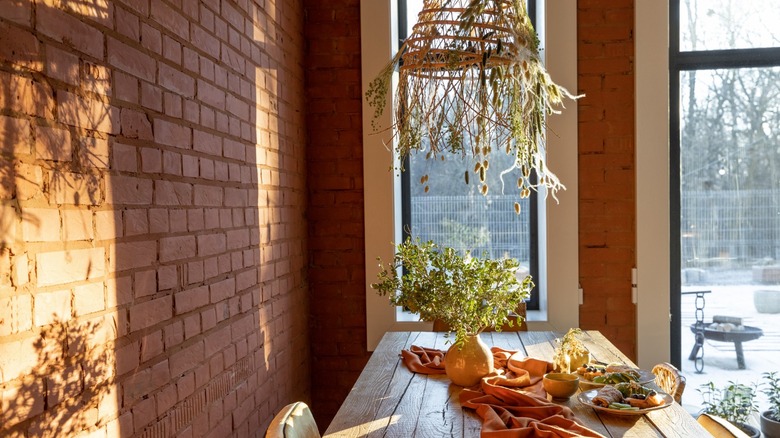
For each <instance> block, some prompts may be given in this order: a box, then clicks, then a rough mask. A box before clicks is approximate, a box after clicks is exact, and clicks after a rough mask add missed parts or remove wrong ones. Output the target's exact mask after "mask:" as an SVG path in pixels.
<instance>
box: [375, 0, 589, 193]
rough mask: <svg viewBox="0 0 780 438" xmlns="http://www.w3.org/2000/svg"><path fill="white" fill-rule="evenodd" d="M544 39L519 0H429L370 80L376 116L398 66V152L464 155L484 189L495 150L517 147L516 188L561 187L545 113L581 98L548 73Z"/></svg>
mask: <svg viewBox="0 0 780 438" xmlns="http://www.w3.org/2000/svg"><path fill="white" fill-rule="evenodd" d="M538 46H539V41H538V38H537V36H536V32H535V30H534V28H533V26H532V25H531V20H530V19H529V17H528V14H527V12H526V9H525V3H524V1H523V0H425V1H424V4H423V10H422V11H421V12H420V13H419V16H418V22H417V24H416V25H415V26H414V28H413V29H412V34H411V35H410V36H409V37H408V38H407V39H406V41H405V42H404V44H403V45H402V47H401V48H400V50H399V51H398V54H397V55H396V56H395V58H393V60H392V61H391V63H390V64H389V65H388V66H387V67H386V68H385V69H384V70H383V71H382V72H381V73H380V74H379V75H378V76H377V77H376V79H374V81H373V82H371V84H370V85H369V88H368V91H367V92H366V97H367V99H368V102H369V104H370V105H371V106H373V107H374V110H375V114H374V115H375V117H374V119H375V120H376V119H377V118H378V117H379V115H381V114H382V112H384V109H385V103H386V101H387V95H388V94H389V93H390V84H391V82H392V75H393V72H394V71H395V70H396V69H397V70H398V72H399V83H398V87H397V89H396V93H395V96H394V108H393V109H394V121H393V124H394V125H393V127H392V128H393V135H395V136H397V143H396V146H395V148H396V151H397V153H399V154H400V156H406V155H407V154H409V153H411V152H412V151H416V152H423V153H425V154H426V158H436V157H437V156H438V155H440V154H442V153H445V152H446V153H454V154H462V155H466V154H468V155H470V156H472V157H473V159H474V168H473V169H469V170H468V171H467V172H471V171H473V172H474V173H476V174H477V176H478V180H479V181H480V184H481V185H480V190H481V192H482V193H483V194H487V191H488V187H487V184H486V181H487V178H486V175H487V172H488V169H489V164H490V155H491V153H496V151H499V153H507V154H511V155H513V157H514V164H515V167H516V168H518V169H520V173H519V174H520V176H519V178H518V182H517V188H518V190H519V194H520V197H522V198H525V197H527V196H528V195H529V194H530V190H531V189H536V188H538V187H540V186H544V187H546V188H547V189H548V190H549V193H551V194H552V195H553V196H555V192H556V191H557V190H558V189H560V188H563V185H562V184H561V183H560V181H558V178H557V177H556V176H555V174H553V173H552V172H551V171H550V170H549V169H548V168H547V165H546V161H545V153H544V144H545V118H546V116H547V115H548V114H552V113H556V112H557V110H556V107H559V106H561V107H562V100H563V98H564V97H568V98H575V97H574V96H572V95H571V94H570V93H569V92H568V91H566V89H564V88H563V87H560V86H558V85H557V84H555V83H554V82H553V81H552V79H551V78H550V76H549V75H548V74H547V71H546V70H545V69H544V66H543V65H542V62H541V59H540V56H539V48H538ZM374 129H375V130H377V131H378V130H381V129H382V127H380V126H376V125H374ZM499 171H500V170H499ZM533 171H535V173H536V179H535V180H534V179H533V178H532V174H533V173H534V172H533ZM466 180H467V181H468V173H467V174H466ZM516 207H517V205H516Z"/></svg>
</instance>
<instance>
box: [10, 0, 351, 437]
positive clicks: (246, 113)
mask: <svg viewBox="0 0 780 438" xmlns="http://www.w3.org/2000/svg"><path fill="white" fill-rule="evenodd" d="M354 7H355V9H356V8H357V2H355V5H354ZM303 17H304V15H303V6H302V5H301V4H300V3H299V2H290V1H284V0H260V1H247V0H210V1H200V2H199V1H194V0H177V1H168V0H152V1H150V0H95V1H90V2H83V1H75V0H74V1H68V0H64V1H46V2H42V1H37V2H35V1H32V0H20V1H5V0H0V436H9V437H70V436H123V437H125V436H126V437H130V436H137V437H155V438H157V437H172V436H192V437H200V436H214V437H217V436H220V437H221V436H262V435H263V434H264V433H265V429H266V427H267V425H268V423H269V422H270V420H271V418H272V417H273V415H274V414H275V413H276V412H277V411H278V410H279V409H280V408H281V407H282V406H283V405H285V404H287V403H290V402H292V401H294V400H305V401H310V397H311V393H310V376H311V373H310V371H309V366H310V348H309V345H310V342H309V323H308V321H309V318H308V312H309V306H308V299H309V298H308V289H309V288H308V284H307V275H306V270H307V264H308V260H307V258H306V254H307V253H306V248H307V242H306V236H307V229H306V222H305V216H304V215H305V211H306V196H307V193H306V185H305V181H306V176H307V175H306V174H305V168H306V163H305V160H306V157H305V152H306V147H305V138H306V128H305V125H304V116H303V112H302V110H303V109H304V107H305V105H304V69H303V63H304V34H303V29H304V28H303V26H304V21H303ZM355 23H356V21H355ZM354 57H355V59H359V54H357V53H355V54H354ZM354 64H355V65H357V64H358V62H356V63H354ZM354 83H355V81H353V85H352V86H355V84H354ZM358 85H359V84H358ZM352 146H353V147H354V146H356V145H352ZM355 159H356V160H360V157H359V156H356V157H355ZM356 220H360V219H359V218H356ZM360 269H362V268H360ZM361 282H362V280H361ZM354 368H358V366H357V365H355V367H354ZM342 383H344V384H343V385H342V387H348V386H347V385H346V382H343V379H342Z"/></svg>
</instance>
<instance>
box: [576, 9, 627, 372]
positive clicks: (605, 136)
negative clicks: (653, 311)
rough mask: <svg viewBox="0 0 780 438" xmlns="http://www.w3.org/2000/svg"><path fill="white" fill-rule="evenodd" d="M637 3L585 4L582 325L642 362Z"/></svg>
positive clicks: (581, 18)
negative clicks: (637, 299) (634, 277)
mask: <svg viewBox="0 0 780 438" xmlns="http://www.w3.org/2000/svg"><path fill="white" fill-rule="evenodd" d="M633 17H634V2H633V1H630V0H599V1H579V2H578V5H577V21H578V22H577V41H578V46H577V48H578V57H577V58H578V60H577V61H578V62H577V68H578V75H579V79H578V92H579V93H583V94H585V97H583V98H582V99H581V100H580V101H579V105H578V108H579V114H578V115H579V129H578V140H579V197H580V199H579V260H580V284H581V285H582V288H583V290H584V304H583V305H582V306H581V307H580V326H581V327H582V328H584V329H596V330H600V331H601V332H602V333H604V335H605V336H606V337H607V338H609V339H610V341H612V342H613V343H614V344H615V345H616V346H617V347H618V348H620V350H621V351H623V352H624V353H626V355H627V356H629V357H631V358H633V359H636V307H635V306H634V304H632V303H631V268H633V267H634V266H635V265H636V231H635V230H636V217H635V211H636V209H635V207H636V205H635V204H636V194H635V191H634V187H635V178H636V172H635V166H634V62H633V60H634V37H633V35H634V20H633Z"/></svg>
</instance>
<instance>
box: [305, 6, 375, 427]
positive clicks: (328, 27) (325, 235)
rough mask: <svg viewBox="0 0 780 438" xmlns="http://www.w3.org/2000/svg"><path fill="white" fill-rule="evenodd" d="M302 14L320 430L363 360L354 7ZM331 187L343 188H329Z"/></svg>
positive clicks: (358, 89) (310, 8)
mask: <svg viewBox="0 0 780 438" xmlns="http://www.w3.org/2000/svg"><path fill="white" fill-rule="evenodd" d="M304 7H305V9H306V17H307V21H306V40H307V47H308V51H307V53H306V65H307V76H306V94H307V96H308V97H309V99H308V101H307V106H306V109H307V117H308V119H307V120H308V123H307V130H308V138H309V142H308V147H309V151H308V153H307V176H308V191H309V216H308V219H309V224H308V225H309V257H308V260H309V279H310V302H311V312H312V331H311V340H312V346H311V348H312V376H311V378H312V399H313V402H314V404H313V407H312V410H313V412H314V415H315V418H316V419H317V422H318V424H320V425H323V424H324V425H327V424H329V423H330V420H331V418H332V417H333V416H334V415H335V413H336V411H337V410H338V408H339V406H340V405H341V403H342V402H343V400H344V398H345V397H346V395H347V393H348V392H349V390H350V388H351V387H352V385H353V384H354V382H355V380H357V377H358V375H359V374H360V371H361V370H362V368H363V367H364V366H365V363H366V362H367V361H368V357H369V355H368V353H367V352H366V349H365V343H366V317H365V315H366V309H365V263H364V254H365V251H364V249H363V248H364V237H363V233H364V226H363V175H362V168H363V152H362V148H363V143H362V139H361V133H362V128H361V123H362V122H361V108H362V100H363V99H362V94H361V84H360V2H359V1H358V0H343V1H338V2H323V1H319V0H307V1H305V2H304ZM332 120H339V123H332V122H331V121H332ZM333 180H339V181H344V183H343V184H333V183H332V182H331V181H333ZM334 242H338V245H333V243H334Z"/></svg>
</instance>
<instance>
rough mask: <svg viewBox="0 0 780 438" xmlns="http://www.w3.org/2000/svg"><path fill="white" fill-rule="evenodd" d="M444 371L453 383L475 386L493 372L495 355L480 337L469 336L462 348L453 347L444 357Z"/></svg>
mask: <svg viewBox="0 0 780 438" xmlns="http://www.w3.org/2000/svg"><path fill="white" fill-rule="evenodd" d="M444 371H445V372H446V373H447V377H449V378H450V381H452V383H454V384H456V385H459V386H473V385H476V384H477V383H479V381H480V379H482V378H483V377H485V376H486V375H488V374H490V373H492V372H493V354H492V353H491V352H490V348H488V346H487V344H485V343H484V342H482V339H480V337H479V335H473V336H467V337H466V339H464V341H463V345H462V346H461V348H458V346H457V345H453V346H452V347H450V349H449V350H447V354H446V355H445V356H444Z"/></svg>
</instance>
